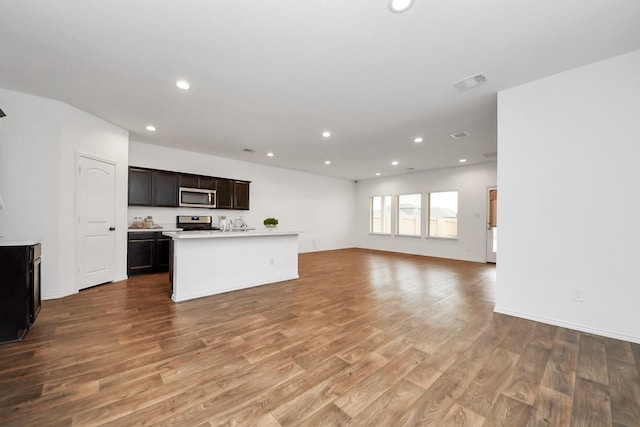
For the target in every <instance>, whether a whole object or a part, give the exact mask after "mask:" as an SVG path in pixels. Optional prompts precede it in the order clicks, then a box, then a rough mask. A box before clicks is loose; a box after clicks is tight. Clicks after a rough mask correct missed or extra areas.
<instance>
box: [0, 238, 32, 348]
mask: <svg viewBox="0 0 640 427" xmlns="http://www.w3.org/2000/svg"><path fill="white" fill-rule="evenodd" d="M29 248H30V247H29V246H0V292H2V298H0V343H3V342H10V341H16V340H21V339H22V338H23V337H24V335H25V334H26V333H27V330H28V329H29V325H30V324H31V321H30V320H29V301H30V296H29V276H30V274H29V269H30V265H31V264H30V259H29Z"/></svg>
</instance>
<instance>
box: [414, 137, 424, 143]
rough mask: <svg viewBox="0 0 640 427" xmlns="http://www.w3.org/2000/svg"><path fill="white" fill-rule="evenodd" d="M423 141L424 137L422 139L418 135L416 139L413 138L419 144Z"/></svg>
mask: <svg viewBox="0 0 640 427" xmlns="http://www.w3.org/2000/svg"><path fill="white" fill-rule="evenodd" d="M422 141H424V139H422V138H421V137H417V138H416V139H414V140H413V142H416V143H418V144H419V143H421V142H422Z"/></svg>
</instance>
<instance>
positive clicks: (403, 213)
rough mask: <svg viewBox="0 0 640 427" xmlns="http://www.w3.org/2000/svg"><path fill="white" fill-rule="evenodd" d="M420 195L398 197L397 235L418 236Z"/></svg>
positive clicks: (420, 207)
mask: <svg viewBox="0 0 640 427" xmlns="http://www.w3.org/2000/svg"><path fill="white" fill-rule="evenodd" d="M421 209H422V195H421V194H401V195H399V196H398V234H404V235H407V236H420V218H421V215H420V212H421Z"/></svg>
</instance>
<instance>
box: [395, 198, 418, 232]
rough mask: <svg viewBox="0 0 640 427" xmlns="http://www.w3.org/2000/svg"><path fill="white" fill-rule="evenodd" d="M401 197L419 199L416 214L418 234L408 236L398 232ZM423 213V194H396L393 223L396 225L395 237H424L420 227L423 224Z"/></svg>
mask: <svg viewBox="0 0 640 427" xmlns="http://www.w3.org/2000/svg"><path fill="white" fill-rule="evenodd" d="M402 196H418V197H419V198H420V203H419V213H418V233H416V234H408V233H401V232H400V220H401V217H400V208H401V206H400V197H402ZM423 212H424V193H404V194H398V195H397V196H396V221H395V225H396V235H397V236H400V237H422V236H424V232H423V230H424V227H423V225H422V223H423V220H422V218H423V214H422V213H423Z"/></svg>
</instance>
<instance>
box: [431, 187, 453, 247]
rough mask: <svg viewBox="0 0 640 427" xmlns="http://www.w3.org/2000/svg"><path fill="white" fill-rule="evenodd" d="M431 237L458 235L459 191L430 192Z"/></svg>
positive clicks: (450, 237)
mask: <svg viewBox="0 0 640 427" xmlns="http://www.w3.org/2000/svg"><path fill="white" fill-rule="evenodd" d="M429 237H444V238H449V239H455V238H457V237H458V192H457V191H442V192H439V193H429Z"/></svg>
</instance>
